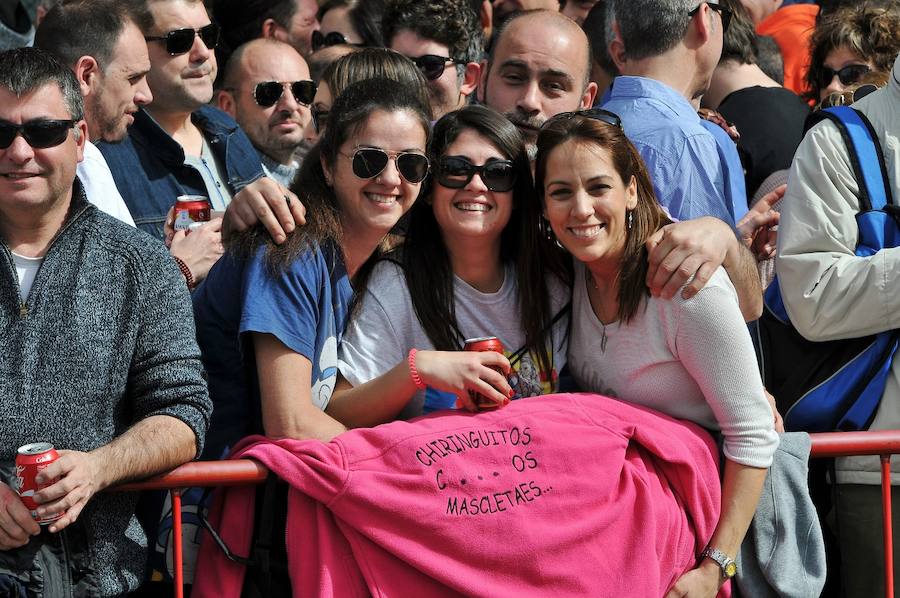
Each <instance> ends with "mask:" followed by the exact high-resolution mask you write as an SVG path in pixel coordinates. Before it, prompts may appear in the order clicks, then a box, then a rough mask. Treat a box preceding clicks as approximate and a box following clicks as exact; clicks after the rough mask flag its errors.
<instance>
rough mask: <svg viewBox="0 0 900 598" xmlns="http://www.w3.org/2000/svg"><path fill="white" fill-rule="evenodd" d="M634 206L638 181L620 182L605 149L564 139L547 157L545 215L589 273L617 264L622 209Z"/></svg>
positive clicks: (622, 244)
mask: <svg viewBox="0 0 900 598" xmlns="http://www.w3.org/2000/svg"><path fill="white" fill-rule="evenodd" d="M636 206H637V182H636V181H635V179H634V177H631V179H630V180H629V181H628V183H627V184H626V183H624V182H623V181H622V178H621V176H620V175H619V173H618V171H617V170H616V168H615V166H614V165H613V162H612V158H611V156H610V154H609V152H608V151H607V150H606V149H604V148H601V147H598V146H597V145H594V144H589V143H586V142H578V141H566V142H565V143H563V144H562V145H559V146H557V147H556V148H554V149H553V150H552V151H551V152H550V155H549V156H547V165H546V174H545V177H544V215H545V216H546V218H547V219H548V220H549V221H550V226H551V227H552V228H553V232H554V234H555V235H556V238H557V239H558V240H559V242H560V243H562V244H563V246H564V247H565V248H566V249H567V250H568V251H569V252H570V253H571V254H572V255H573V256H575V258H576V259H578V260H580V261H582V262H584V263H585V264H586V265H587V266H588V268H589V269H591V270H592V271H601V270H609V269H616V268H618V265H619V263H620V261H621V258H622V253H623V251H624V249H625V237H626V234H627V228H626V212H627V211H628V210H633V209H634V208H635V207H636Z"/></svg>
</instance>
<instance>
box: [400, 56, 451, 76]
mask: <svg viewBox="0 0 900 598" xmlns="http://www.w3.org/2000/svg"><path fill="white" fill-rule="evenodd" d="M410 60H412V61H413V62H414V63H416V66H417V67H419V70H420V71H422V75H423V76H424V77H425V78H426V79H428V80H429V81H434V80H435V79H438V78H439V77H440V76H441V75H443V74H444V69H445V68H447V65H448V64H459V61H457V60H453V59H452V58H449V57H447V56H437V55H436V54H425V55H423V56H417V57H416V58H412V57H410Z"/></svg>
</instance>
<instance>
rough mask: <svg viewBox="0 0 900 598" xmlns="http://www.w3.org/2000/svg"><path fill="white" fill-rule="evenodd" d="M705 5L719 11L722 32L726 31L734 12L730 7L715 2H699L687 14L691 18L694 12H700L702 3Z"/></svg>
mask: <svg viewBox="0 0 900 598" xmlns="http://www.w3.org/2000/svg"><path fill="white" fill-rule="evenodd" d="M704 4H705V5H707V6H708V7H709V9H710V10H714V11H716V12H717V13H719V16H721V17H722V34H723V35H724V34H725V32H726V31H728V25H730V24H731V17H732V15H733V14H734V13H733V12H731V9H730V8H728V7H727V6H722V5H721V4H716V3H713V2H701V3H700V4H698V5H697V8H695V9H694V10H692V11H691V12H689V13H688V16H690V17H691V18H693V16H694V15H695V14H697V13H698V12H700V7H701V6H703V5H704Z"/></svg>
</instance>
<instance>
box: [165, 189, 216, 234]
mask: <svg viewBox="0 0 900 598" xmlns="http://www.w3.org/2000/svg"><path fill="white" fill-rule="evenodd" d="M211 209H212V206H211V205H210V203H209V200H208V199H206V197H204V196H203V195H179V196H178V197H177V198H175V224H174V228H175V230H183V231H189V230H190V229H191V225H192V224H195V223H198V222H199V223H203V222H209V219H210V211H211Z"/></svg>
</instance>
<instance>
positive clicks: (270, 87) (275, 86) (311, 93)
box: [253, 81, 316, 108]
mask: <svg viewBox="0 0 900 598" xmlns="http://www.w3.org/2000/svg"><path fill="white" fill-rule="evenodd" d="M287 86H290V88H291V94H292V95H293V96H294V99H295V100H297V103H298V104H304V105H306V106H309V105H310V104H312V101H313V98H314V97H316V84H315V82H313V81H263V82H261V83H257V84H256V87H254V88H253V99H254V100H255V101H256V103H257V105H259V106H262V107H263V108H269V107H270V106H274V105H275V104H276V103H277V102H278V100H280V99H281V96H282V95H283V94H284V89H285V88H286V87H287Z"/></svg>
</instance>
